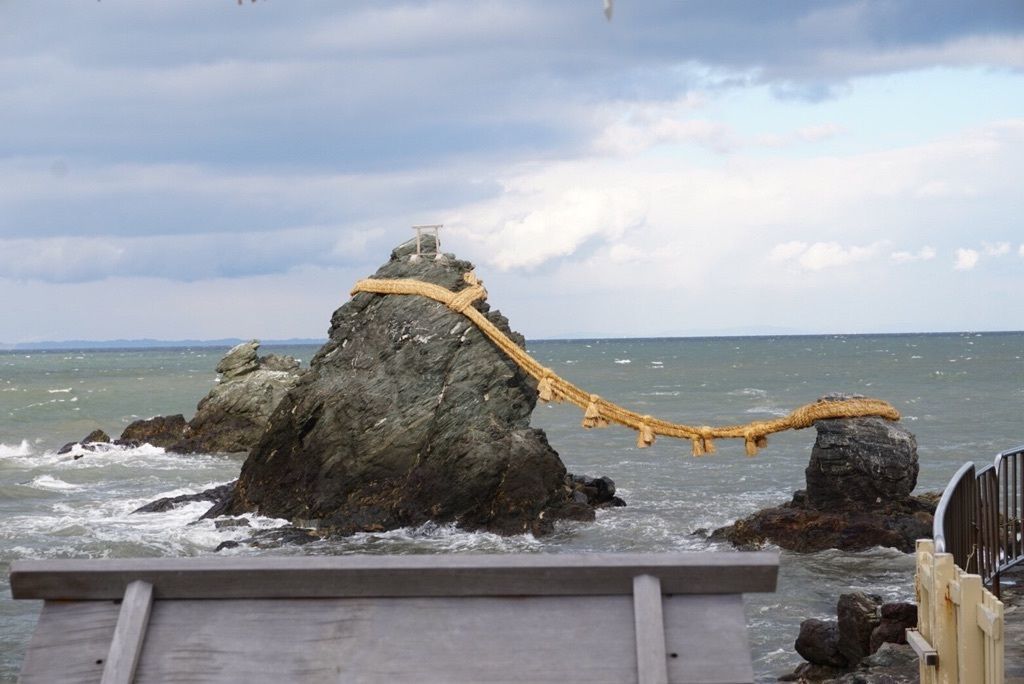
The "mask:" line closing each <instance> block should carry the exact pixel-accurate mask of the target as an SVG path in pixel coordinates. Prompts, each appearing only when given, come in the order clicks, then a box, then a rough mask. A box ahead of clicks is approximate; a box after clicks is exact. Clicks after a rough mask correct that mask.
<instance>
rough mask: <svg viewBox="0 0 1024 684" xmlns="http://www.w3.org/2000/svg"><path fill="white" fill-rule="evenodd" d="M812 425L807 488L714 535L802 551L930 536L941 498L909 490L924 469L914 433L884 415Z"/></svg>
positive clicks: (902, 546)
mask: <svg viewBox="0 0 1024 684" xmlns="http://www.w3.org/2000/svg"><path fill="white" fill-rule="evenodd" d="M844 396H847V395H829V396H828V397H823V398H822V401H829V400H831V399H834V398H840V397H844ZM814 427H815V429H816V430H817V439H816V440H815V442H814V448H813V449H812V451H811V459H810V462H809V463H808V465H807V469H806V470H805V475H806V478H807V489H806V490H799V491H797V492H795V493H794V494H793V499H792V501H790V502H788V503H784V504H781V505H779V506H773V507H770V508H766V509H763V510H761V511H758V512H757V513H754V514H753V515H750V516H748V517H746V518H743V519H741V520H737V521H736V522H735V523H733V524H732V525H728V526H726V527H723V528H720V529H717V530H715V531H714V533H713V534H712V538H713V539H716V540H721V541H729V542H731V543H732V544H734V545H736V546H742V547H748V548H749V547H758V546H761V545H762V544H764V543H765V542H772V543H774V544H777V545H779V546H781V547H782V548H784V549H789V550H791V551H804V552H810V551H821V550H823V549H828V548H835V549H842V550H846V551H861V550H864V549H869V548H872V547H874V546H889V547H893V548H897V549H899V550H901V551H905V552H910V551H913V550H914V545H915V542H916V540H917V539H920V538H922V537H930V536H931V527H932V520H933V514H934V512H935V500H934V499H930V498H927V497H914V496H910V492H911V491H912V490H913V488H914V486H915V485H916V483H917V472H918V464H917V440H916V439H915V438H914V435H912V434H911V433H910V432H908V431H907V430H906V429H904V428H903V427H902V426H900V425H899V424H898V423H895V422H892V421H889V420H885V419H883V418H836V419H830V420H819V421H817V422H816V423H815V424H814Z"/></svg>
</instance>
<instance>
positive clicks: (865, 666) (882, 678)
mask: <svg viewBox="0 0 1024 684" xmlns="http://www.w3.org/2000/svg"><path fill="white" fill-rule="evenodd" d="M919 667H920V666H919V664H918V660H917V654H916V653H914V650H913V649H912V648H910V646H907V645H899V644H882V647H881V648H879V649H878V652H877V653H875V654H873V655H870V656H868V657H867V658H864V659H863V660H862V661H860V665H859V666H858V667H857V669H856V670H855V671H853V672H850V673H848V674H845V675H843V676H842V677H839V678H837V679H832V680H829V683H830V684H917V682H918V681H919V676H920V673H919Z"/></svg>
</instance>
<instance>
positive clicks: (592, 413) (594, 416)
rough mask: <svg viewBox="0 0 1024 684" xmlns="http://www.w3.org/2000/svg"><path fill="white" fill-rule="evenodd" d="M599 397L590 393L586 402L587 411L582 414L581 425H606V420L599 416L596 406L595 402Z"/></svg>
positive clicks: (598, 426)
mask: <svg viewBox="0 0 1024 684" xmlns="http://www.w3.org/2000/svg"><path fill="white" fill-rule="evenodd" d="M599 399H600V397H599V396H597V395H596V394H591V395H590V403H589V404H587V412H586V413H584V414H583V427H585V428H595V427H597V428H602V427H608V421H607V420H605V419H604V418H602V417H601V411H600V410H598V408H597V402H598V400H599Z"/></svg>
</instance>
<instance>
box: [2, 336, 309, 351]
mask: <svg viewBox="0 0 1024 684" xmlns="http://www.w3.org/2000/svg"><path fill="white" fill-rule="evenodd" d="M247 341H248V340H243V339H239V338H237V337H228V338H224V339H220V340H153V339H142V340H61V341H55V340H43V341H39V342H20V343H18V344H4V343H2V342H0V351H43V350H49V349H53V350H69V349H76V350H78V349H81V350H84V349H161V348H163V349H168V348H170V349H174V348H181V347H233V346H235V345H236V344H239V343H241V342H247ZM326 341H327V340H326V339H324V338H320V339H317V338H310V337H294V338H291V339H287V340H260V343H261V344H262V345H263V346H264V347H280V346H298V345H314V344H315V345H321V344H323V343H324V342H326Z"/></svg>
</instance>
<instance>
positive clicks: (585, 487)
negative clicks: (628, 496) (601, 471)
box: [565, 473, 626, 508]
mask: <svg viewBox="0 0 1024 684" xmlns="http://www.w3.org/2000/svg"><path fill="white" fill-rule="evenodd" d="M565 483H566V485H568V486H569V487H570V488H571V489H572V490H573V495H572V496H573V500H574V501H576V502H577V503H586V504H590V505H591V506H593V507H595V508H604V507H609V506H610V507H617V506H625V505H626V502H625V501H623V500H622V499H620V498H619V497H617V496H615V481H614V480H612V479H611V478H610V477H589V476H587V475H573V474H571V473H567V474H566V476H565Z"/></svg>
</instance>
